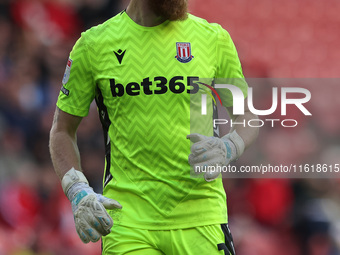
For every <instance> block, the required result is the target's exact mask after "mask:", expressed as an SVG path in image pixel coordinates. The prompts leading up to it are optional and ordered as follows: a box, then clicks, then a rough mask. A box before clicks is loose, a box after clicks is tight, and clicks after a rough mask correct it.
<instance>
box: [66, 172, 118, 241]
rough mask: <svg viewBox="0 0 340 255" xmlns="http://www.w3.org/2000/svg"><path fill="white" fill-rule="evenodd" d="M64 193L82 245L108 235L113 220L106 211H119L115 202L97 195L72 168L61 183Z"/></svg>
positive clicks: (79, 173)
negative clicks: (70, 207) (116, 209)
mask: <svg viewBox="0 0 340 255" xmlns="http://www.w3.org/2000/svg"><path fill="white" fill-rule="evenodd" d="M61 185H62V187H63V190H64V193H65V195H66V196H67V198H68V199H69V200H70V202H71V204H72V211H73V215H74V222H75V225H76V230H77V233H78V235H79V237H80V239H81V240H82V241H83V242H84V243H88V242H90V241H91V242H97V241H98V240H99V239H100V237H101V236H105V235H107V234H109V233H110V231H111V227H112V226H113V220H112V218H111V217H110V216H109V214H108V213H107V212H106V210H105V208H106V209H114V208H119V209H121V208H122V206H121V205H120V204H119V203H118V202H117V201H115V200H113V199H110V198H107V197H104V196H103V195H101V194H97V193H95V192H94V191H93V189H92V188H91V187H90V186H89V183H88V181H87V179H86V177H85V176H84V174H83V173H82V172H80V171H77V170H75V169H74V168H72V169H71V170H69V171H68V172H67V173H66V174H65V176H64V177H63V179H62V181H61Z"/></svg>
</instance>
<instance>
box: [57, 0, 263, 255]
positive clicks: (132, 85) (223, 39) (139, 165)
mask: <svg viewBox="0 0 340 255" xmlns="http://www.w3.org/2000/svg"><path fill="white" fill-rule="evenodd" d="M187 4H188V3H187V0H131V1H130V3H129V5H128V7H127V9H126V10H124V11H122V12H121V13H119V14H118V15H116V16H115V17H113V18H111V19H109V20H108V21H106V22H104V23H103V24H101V25H98V26H96V27H93V28H91V29H89V30H88V31H86V32H84V33H82V35H81V37H80V39H79V40H78V41H77V43H76V44H75V45H74V47H73V49H72V51H71V53H70V57H69V60H68V62H67V66H66V70H65V74H64V78H63V80H62V88H61V92H60V94H59V98H58V102H57V108H56V111H55V116H54V121H53V125H52V128H51V133H50V153H51V157H52V161H53V164H54V168H55V171H56V173H57V174H58V176H59V177H60V179H61V183H62V187H63V190H64V192H65V194H66V196H67V197H68V199H69V200H70V201H71V204H72V210H73V213H74V220H75V225H76V230H77V233H78V235H79V237H80V238H81V240H82V241H83V242H84V243H88V242H90V241H91V242H97V241H98V240H99V239H100V238H101V237H102V244H103V245H102V253H103V254H112V255H114V254H131V255H137V254H146V255H159V254H169V255H170V254H179V255H182V254H185V255H190V254H206V255H213V254H235V250H234V245H233V240H232V237H231V233H230V231H229V228H228V225H227V223H228V217H227V205H226V194H225V191H224V188H223V183H222V178H221V174H220V171H219V170H216V169H221V167H222V166H227V165H228V164H229V163H230V162H232V161H234V160H236V159H238V158H239V157H240V156H241V155H242V153H243V151H244V150H245V148H247V147H248V146H249V145H250V144H252V143H253V141H254V140H255V138H256V136H257V132H258V130H257V129H256V128H249V127H245V126H243V125H237V126H236V127H233V128H232V129H231V130H230V133H229V134H226V135H224V136H222V135H220V136H219V137H218V136H216V135H215V136H214V130H213V125H212V119H213V109H214V102H215V101H214V100H210V101H211V102H206V105H205V113H204V114H203V113H202V114H201V111H200V109H201V108H200V106H199V107H198V108H197V105H200V104H201V98H203V97H201V95H200V93H201V94H202V93H203V94H204V93H207V90H205V89H207V88H209V89H211V91H213V92H214V93H215V96H217V97H218V99H219V103H222V105H223V106H224V107H226V108H227V109H229V110H230V108H231V107H232V105H233V100H232V99H231V98H230V93H225V92H224V91H222V90H220V91H217V90H215V89H214V82H212V83H211V84H210V85H209V84H206V83H207V82H206V81H207V79H208V80H210V81H211V79H213V80H215V79H225V78H233V79H243V78H244V76H243V74H242V68H241V64H240V61H239V58H238V55H237V52H236V49H235V46H234V44H233V42H232V40H231V38H230V36H229V34H228V33H227V32H226V31H225V30H224V29H223V28H222V27H221V26H220V25H218V24H210V23H208V22H207V21H205V20H204V19H201V18H198V17H195V16H193V15H191V14H188V11H187ZM203 80H204V82H203ZM235 86H237V87H238V89H240V90H241V91H242V92H243V94H244V95H245V97H246V95H247V84H246V83H245V82H235ZM202 91H203V92H202ZM217 92H218V93H217ZM203 94H202V96H204V95H203ZM197 95H199V97H198V98H199V100H198V101H197V100H196V99H197V97H195V96H197ZM94 99H95V101H96V103H97V106H98V112H99V117H100V120H101V123H102V127H103V131H104V141H105V148H106V155H105V171H104V175H103V194H98V193H95V192H94V191H93V189H92V188H91V187H90V186H89V183H88V181H87V179H86V177H85V175H84V174H83V173H82V166H81V163H80V156H79V155H80V153H79V149H78V146H77V141H76V132H77V128H78V126H79V124H80V122H81V120H82V118H83V117H85V116H86V115H87V114H88V111H89V107H90V104H91V102H92V101H93V100H94ZM195 100H196V101H195ZM216 101H217V100H216ZM202 102H203V100H202ZM197 109H199V111H198V114H197V112H196V113H195V111H196V110H197ZM229 112H230V117H231V119H232V120H234V121H235V122H243V121H245V122H246V121H247V120H248V119H254V115H253V114H251V113H250V112H249V110H248V109H247V107H245V111H244V115H237V116H236V115H233V114H232V112H231V111H229ZM195 116H196V117H197V118H196V117H195ZM202 116H203V117H202ZM204 167H205V169H206V168H207V167H208V171H203V173H201V172H200V171H196V170H197V169H203V168H204ZM218 167H219V168H218ZM193 170H194V171H193ZM98 174H101V173H100V171H99V172H98ZM200 177H201V178H200ZM116 200H117V201H119V202H117V201H116Z"/></svg>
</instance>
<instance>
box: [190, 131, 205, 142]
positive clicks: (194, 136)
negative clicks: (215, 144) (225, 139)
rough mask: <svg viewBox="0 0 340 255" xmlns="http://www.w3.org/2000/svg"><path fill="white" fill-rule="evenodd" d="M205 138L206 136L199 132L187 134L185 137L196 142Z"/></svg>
mask: <svg viewBox="0 0 340 255" xmlns="http://www.w3.org/2000/svg"><path fill="white" fill-rule="evenodd" d="M207 138H208V137H207V136H204V135H201V134H197V133H194V134H190V135H187V139H189V140H190V141H191V142H193V143H197V142H200V141H203V140H205V139H207Z"/></svg>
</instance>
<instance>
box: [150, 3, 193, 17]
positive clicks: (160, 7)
mask: <svg viewBox="0 0 340 255" xmlns="http://www.w3.org/2000/svg"><path fill="white" fill-rule="evenodd" d="M148 3H149V7H150V9H151V10H152V11H153V12H154V13H155V14H157V15H160V16H161V17H163V18H165V19H167V20H171V21H175V20H185V19H186V18H187V17H188V0H148Z"/></svg>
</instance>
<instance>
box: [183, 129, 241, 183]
mask: <svg viewBox="0 0 340 255" xmlns="http://www.w3.org/2000/svg"><path fill="white" fill-rule="evenodd" d="M187 138H188V139H190V141H191V142H193V145H192V146H191V154H190V155H189V164H190V165H191V166H192V167H193V168H194V170H195V171H196V169H203V168H205V171H204V172H205V174H204V179H205V180H206V181H207V182H211V181H213V180H215V179H216V178H217V177H218V176H219V174H220V169H221V168H222V167H223V166H227V165H229V163H230V162H232V161H234V160H237V159H238V158H239V157H240V156H241V155H242V153H243V151H244V148H245V145H244V141H243V139H242V138H241V137H240V136H239V135H238V134H237V133H236V131H233V132H232V133H229V134H227V135H225V136H223V137H221V138H218V137H208V136H204V135H200V134H196V133H195V134H190V135H188V136H187ZM198 172H200V171H198Z"/></svg>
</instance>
